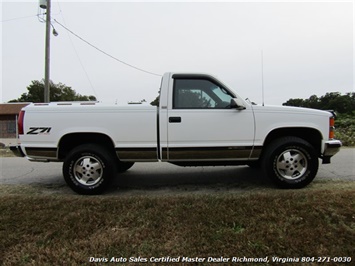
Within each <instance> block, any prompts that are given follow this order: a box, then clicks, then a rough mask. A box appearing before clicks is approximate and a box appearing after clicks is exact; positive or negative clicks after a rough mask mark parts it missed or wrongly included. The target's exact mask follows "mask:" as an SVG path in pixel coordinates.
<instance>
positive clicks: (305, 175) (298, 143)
mask: <svg viewBox="0 0 355 266" xmlns="http://www.w3.org/2000/svg"><path fill="white" fill-rule="evenodd" d="M262 163H263V165H262V166H263V170H264V172H265V174H266V175H267V176H268V177H269V178H270V179H271V180H272V181H273V182H274V183H275V184H276V185H277V186H278V187H281V188H288V189H297V188H303V187H305V186H307V185H308V184H309V183H311V182H312V180H313V179H314V178H315V177H316V175H317V172H318V156H317V152H316V151H315V149H314V147H313V146H312V145H311V144H309V143H308V142H307V141H305V140H303V139H301V138H298V137H283V138H280V139H276V140H274V141H272V142H271V143H270V144H269V145H268V146H267V147H266V150H265V153H264V154H263V161H262Z"/></svg>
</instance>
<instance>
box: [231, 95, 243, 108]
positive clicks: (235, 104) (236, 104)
mask: <svg viewBox="0 0 355 266" xmlns="http://www.w3.org/2000/svg"><path fill="white" fill-rule="evenodd" d="M230 106H231V108H235V109H237V110H244V109H246V107H245V105H244V103H243V102H242V101H241V100H240V99H238V98H232V99H231V105H230Z"/></svg>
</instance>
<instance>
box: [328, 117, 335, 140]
mask: <svg viewBox="0 0 355 266" xmlns="http://www.w3.org/2000/svg"><path fill="white" fill-rule="evenodd" d="M334 123H335V122H334V117H330V118H329V139H334V129H335V127H334Z"/></svg>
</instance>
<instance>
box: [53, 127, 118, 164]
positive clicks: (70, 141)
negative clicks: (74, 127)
mask: <svg viewBox="0 0 355 266" xmlns="http://www.w3.org/2000/svg"><path fill="white" fill-rule="evenodd" d="M89 143H90V144H98V145H100V146H103V147H105V148H106V149H107V150H109V151H110V152H113V153H115V145H114V142H113V140H112V139H111V138H110V137H109V136H107V135H105V134H103V133H90V132H80V133H69V134H66V135H64V136H63V137H62V138H61V139H60V141H59V143H58V159H60V160H63V159H64V158H65V157H66V156H67V154H68V153H69V152H70V151H71V150H73V149H74V148H75V147H78V146H80V145H83V144H89Z"/></svg>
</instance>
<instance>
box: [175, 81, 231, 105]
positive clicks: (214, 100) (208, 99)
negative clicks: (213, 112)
mask: <svg viewBox="0 0 355 266" xmlns="http://www.w3.org/2000/svg"><path fill="white" fill-rule="evenodd" d="M173 93H174V96H173V108H174V109H225V108H230V102H231V99H232V98H233V95H231V94H230V92H229V91H227V90H226V89H224V88H222V87H221V86H219V85H217V84H215V83H213V82H212V81H210V80H205V79H175V80H174V90H173Z"/></svg>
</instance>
